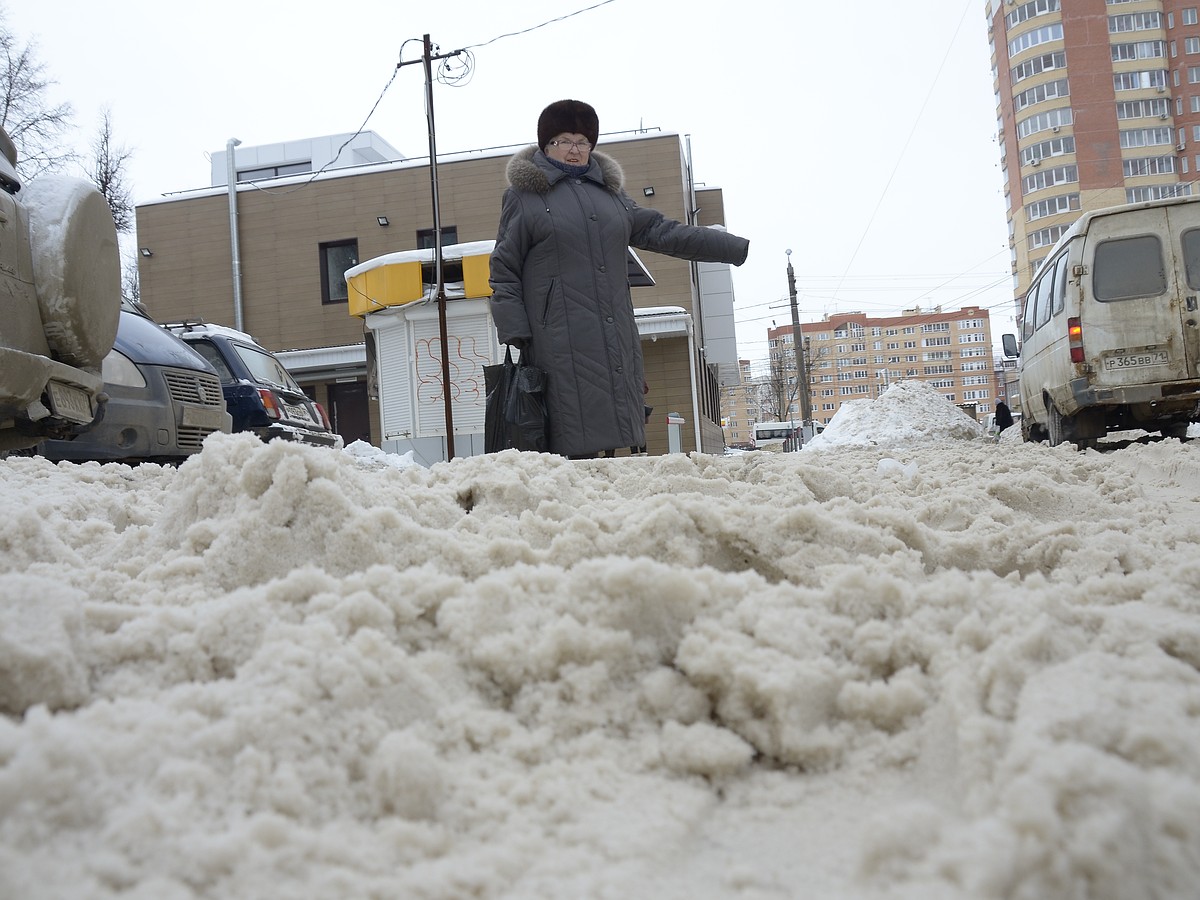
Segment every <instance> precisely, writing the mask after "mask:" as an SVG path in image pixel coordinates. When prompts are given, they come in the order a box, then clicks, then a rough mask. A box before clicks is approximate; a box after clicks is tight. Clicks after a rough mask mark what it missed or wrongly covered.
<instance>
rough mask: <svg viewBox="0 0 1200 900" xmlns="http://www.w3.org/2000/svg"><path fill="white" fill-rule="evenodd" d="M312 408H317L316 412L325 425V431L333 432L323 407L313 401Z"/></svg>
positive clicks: (331, 424)
mask: <svg viewBox="0 0 1200 900" xmlns="http://www.w3.org/2000/svg"><path fill="white" fill-rule="evenodd" d="M313 406H315V407H316V408H317V412H319V413H320V414H321V421H322V422H324V423H325V430H326V431H333V423H332V422H330V421H329V416H328V415H327V414H326V412H325V407H323V406H322V405H321V404H320V403H316V402H315V401H314V403H313Z"/></svg>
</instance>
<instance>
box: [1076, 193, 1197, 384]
mask: <svg viewBox="0 0 1200 900" xmlns="http://www.w3.org/2000/svg"><path fill="white" fill-rule="evenodd" d="M1197 227H1200V204H1196V203H1187V204H1182V205H1179V206H1166V207H1163V206H1159V207H1154V208H1148V209H1141V210H1136V209H1125V210H1121V211H1120V213H1119V214H1117V215H1111V216H1097V217H1096V218H1094V219H1093V220H1092V222H1091V223H1090V226H1089V228H1088V231H1087V235H1086V237H1085V244H1084V249H1083V262H1084V266H1085V269H1084V274H1083V276H1082V278H1083V279H1084V285H1083V287H1084V290H1083V291H1082V292H1081V293H1082V297H1083V298H1084V299H1083V308H1082V309H1081V310H1080V324H1081V326H1082V331H1083V334H1082V341H1083V351H1084V354H1085V359H1086V362H1087V364H1088V365H1089V366H1090V367H1091V371H1092V378H1091V381H1092V385H1093V386H1094V387H1121V386H1126V385H1138V384H1148V383H1157V382H1169V381H1176V380H1181V379H1186V378H1192V377H1195V373H1196V364H1197V352H1196V351H1197V347H1196V331H1195V328H1194V327H1193V328H1189V329H1188V331H1189V337H1188V339H1187V340H1185V339H1184V333H1185V328H1184V320H1185V318H1187V315H1185V314H1186V312H1187V309H1186V307H1187V304H1188V302H1189V301H1187V300H1186V299H1185V295H1190V296H1193V297H1194V296H1195V294H1196V293H1197V291H1196V290H1195V289H1191V290H1190V291H1189V290H1187V289H1186V284H1185V283H1184V282H1185V279H1184V275H1183V272H1182V268H1183V253H1182V250H1181V248H1180V244H1179V237H1180V234H1181V232H1186V231H1189V230H1191V229H1195V228H1197ZM1193 240H1195V241H1196V242H1197V244H1198V245H1200V233H1197V234H1195V235H1193ZM1198 250H1200V248H1198ZM1197 278H1198V279H1200V273H1198V274H1197ZM1191 302H1192V303H1193V304H1194V302H1195V301H1194V300H1192V301H1191ZM1191 317H1192V318H1193V319H1194V318H1195V314H1193V315H1192V316H1191Z"/></svg>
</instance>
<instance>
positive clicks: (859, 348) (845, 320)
mask: <svg viewBox="0 0 1200 900" xmlns="http://www.w3.org/2000/svg"><path fill="white" fill-rule="evenodd" d="M800 331H801V333H802V335H803V341H804V346H803V348H802V350H803V352H802V356H803V359H804V369H805V372H806V373H807V375H808V379H807V380H808V395H809V400H810V410H811V417H812V420H813V421H814V422H817V423H820V424H826V425H827V424H828V423H829V421H830V419H832V418H833V417H834V415H835V414H836V413H837V411H838V409H840V408H841V406H842V404H843V403H846V402H847V401H850V400H867V399H874V398H875V397H878V396H879V395H880V394H881V393H883V391H885V390H886V389H887V388H888V386H889V385H890V384H891V383H892V382H894V381H905V380H913V381H922V382H924V383H926V384H928V385H930V386H931V387H933V388H935V389H936V390H937V391H938V393H940V394H941V395H942V396H943V397H945V398H946V399H947V400H949V401H951V402H952V403H955V404H957V405H959V406H963V407H967V408H973V409H974V410H975V412H976V413H977V415H978V416H979V418H980V419H982V418H983V417H984V415H986V414H987V413H990V412H992V411H993V410H994V409H995V404H996V400H997V399H1002V397H1003V395H1002V393H1001V391H1002V385H1001V384H1000V383H999V382H998V380H997V375H996V367H995V363H994V362H993V360H992V327H991V321H990V318H989V316H988V311H987V310H986V309H982V308H980V307H976V306H971V307H964V308H963V309H959V310H955V311H954V312H943V311H942V309H941V308H940V307H938V308H935V309H933V310H920V309H909V310H905V311H904V312H903V314H902V315H899V316H882V317H873V316H867V315H865V314H863V313H861V312H848V313H839V314H837V315H834V316H830V317H828V318H826V319H824V320H823V321H820V322H805V323H803V324H801V326H800ZM767 344H768V348H769V352H770V363H771V365H770V373H769V374H767V375H764V376H763V377H762V378H761V379H760V382H761V383H762V391H763V401H762V402H763V407H764V408H763V413H764V414H766V415H768V416H770V418H772V419H780V420H782V421H787V420H788V419H793V418H794V419H795V420H796V421H800V416H801V409H800V403H799V392H798V391H797V389H796V362H795V360H796V345H795V341H794V336H793V328H792V326H791V325H782V326H779V327H777V328H770V329H768V330H767ZM773 395H777V396H773Z"/></svg>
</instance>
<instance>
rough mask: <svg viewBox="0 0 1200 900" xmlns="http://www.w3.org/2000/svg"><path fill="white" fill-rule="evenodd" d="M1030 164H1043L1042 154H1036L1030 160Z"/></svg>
mask: <svg viewBox="0 0 1200 900" xmlns="http://www.w3.org/2000/svg"><path fill="white" fill-rule="evenodd" d="M1029 164H1030V165H1031V166H1040V165H1041V164H1042V158H1041V157H1040V156H1035V157H1034V158H1033V159H1031V160H1030V161H1029Z"/></svg>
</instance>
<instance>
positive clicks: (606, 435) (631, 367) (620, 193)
mask: <svg viewBox="0 0 1200 900" xmlns="http://www.w3.org/2000/svg"><path fill="white" fill-rule="evenodd" d="M599 133H600V123H599V119H598V118H597V116H596V111H595V110H594V109H592V107H591V106H589V105H588V104H586V103H582V102H580V101H578V100H559V101H557V102H555V103H551V104H550V105H549V106H547V107H546V108H545V109H544V110H543V111H542V114H541V116H540V117H539V119H538V146H536V147H527V148H526V149H525V150H522V151H521V152H520V153H518V154H517V155H516V156H514V157H513V158H512V159H511V160H510V161H509V164H508V169H507V176H508V183H509V187H508V189H507V190H506V191H505V193H504V200H503V205H502V208H501V212H500V230H499V234H498V235H497V238H496V246H495V248H494V249H493V251H492V258H491V286H492V291H493V293H492V298H491V310H492V319H493V320H494V321H495V323H496V331H497V334H498V336H499V338H500V342H501V343H504V344H511V345H512V346H514V347H517V348H519V349H520V350H521V353H522V358H523V359H524V360H525V361H526V362H528V363H530V364H531V365H535V366H538V367H539V368H541V369H543V370H545V372H546V406H547V410H548V414H549V419H550V443H549V449H550V451H551V452H553V453H559V454H562V455H564V456H569V457H577V458H579V457H591V456H595V455H596V454H597V453H599V452H602V451H607V450H612V449H614V448H616V447H639V446H641V445H643V444H645V443H646V440H645V428H646V423H645V413H644V409H645V407H644V405H643V398H642V389H643V384H644V382H643V373H642V345H641V340H640V339H639V337H638V330H637V323H636V321H635V320H634V314H633V301H632V300H631V299H630V296H629V280H628V275H627V269H626V256H627V252H628V248H629V247H637V248H638V249H640V250H651V251H654V252H656V253H663V254H666V255H668V256H676V257H679V258H681V259H688V260H696V261H700V262H725V263H732V264H733V265H739V266H740V265H741V264H742V263H743V262H745V261H746V254H747V252H748V251H749V246H750V244H749V241H747V240H746V239H745V238H740V237H736V236H735V235H732V234H729V233H728V232H725V231H719V230H716V229H712V228H703V227H698V226H694V225H684V224H682V223H680V222H676V221H673V220H671V219H668V218H666V217H665V216H664V215H663V214H662V213H660V212H658V211H657V210H653V209H642V208H641V207H639V206H637V204H635V203H634V202H633V200H631V199H630V198H629V196H628V195H627V194H626V193H625V188H624V173H623V172H622V171H621V167H620V166H619V165H618V164H617V162H616V160H614V159H612V158H611V157H609V156H607V155H605V154H603V153H596V152H594V151H593V148H594V147H595V145H596V141H597V139H598V137H599Z"/></svg>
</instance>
